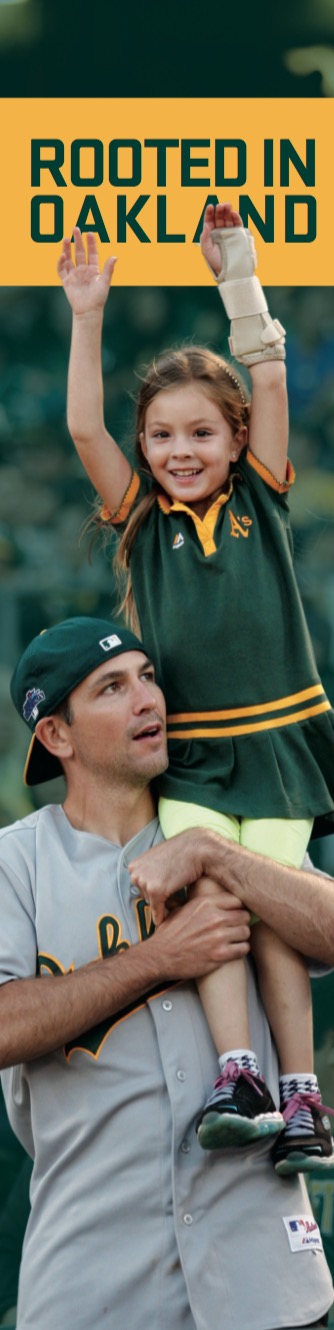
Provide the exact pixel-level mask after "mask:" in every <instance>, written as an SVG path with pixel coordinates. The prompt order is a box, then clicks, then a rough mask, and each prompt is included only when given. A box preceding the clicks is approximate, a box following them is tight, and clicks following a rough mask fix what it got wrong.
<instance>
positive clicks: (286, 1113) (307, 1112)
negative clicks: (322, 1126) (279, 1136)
mask: <svg viewBox="0 0 334 1330" xmlns="http://www.w3.org/2000/svg"><path fill="white" fill-rule="evenodd" d="M312 1108H316V1109H317V1110H318V1113H331V1114H332V1116H333V1115H334V1110H333V1109H332V1108H327V1107H326V1104H323V1103H322V1101H321V1095H320V1094H319V1092H318V1091H316V1090H314V1091H311V1090H304V1091H300V1090H297V1091H296V1092H295V1094H293V1095H291V1098H290V1099H288V1102H287V1103H286V1104H285V1107H284V1108H283V1106H282V1105H281V1113H282V1116H283V1118H284V1121H285V1122H286V1124H287V1126H286V1131H285V1136H294V1135H295V1134H297V1133H298V1132H309V1133H310V1135H311V1134H312V1135H313V1132H314V1122H313V1118H312V1112H311V1109H312ZM292 1119H293V1121H292Z"/></svg>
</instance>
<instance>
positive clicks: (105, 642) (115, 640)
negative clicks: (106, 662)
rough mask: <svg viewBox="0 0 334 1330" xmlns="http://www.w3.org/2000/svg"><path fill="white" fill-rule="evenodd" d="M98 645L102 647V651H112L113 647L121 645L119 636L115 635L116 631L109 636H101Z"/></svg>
mask: <svg viewBox="0 0 334 1330" xmlns="http://www.w3.org/2000/svg"><path fill="white" fill-rule="evenodd" d="M99 646H100V647H102V651H112V649H113V647H121V646H122V642H121V638H120V637H117V633H112V634H111V636H110V637H101V641H100V642H99Z"/></svg>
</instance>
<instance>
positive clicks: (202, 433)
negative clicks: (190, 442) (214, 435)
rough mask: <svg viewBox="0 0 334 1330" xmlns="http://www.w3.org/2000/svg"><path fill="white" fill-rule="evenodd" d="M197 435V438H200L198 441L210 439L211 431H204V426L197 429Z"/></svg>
mask: <svg viewBox="0 0 334 1330" xmlns="http://www.w3.org/2000/svg"><path fill="white" fill-rule="evenodd" d="M195 434H196V435H197V438H198V439H206V438H210V435H211V430H209V429H204V426H203V427H202V428H199V429H195Z"/></svg>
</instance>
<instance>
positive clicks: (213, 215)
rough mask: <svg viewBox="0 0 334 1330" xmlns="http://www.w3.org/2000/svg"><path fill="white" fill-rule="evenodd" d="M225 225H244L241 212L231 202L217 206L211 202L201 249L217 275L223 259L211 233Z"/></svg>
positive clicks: (207, 212) (206, 213) (205, 218)
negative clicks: (235, 209)
mask: <svg viewBox="0 0 334 1330" xmlns="http://www.w3.org/2000/svg"><path fill="white" fill-rule="evenodd" d="M223 226H242V221H241V217H240V215H239V213H238V212H235V211H234V208H232V207H231V204H230V203H217V206H216V208H214V207H213V204H212V203H209V204H208V207H207V208H206V209H205V213H204V225H203V231H202V235H201V250H202V254H204V258H205V259H206V261H207V263H208V264H209V268H212V272H214V274H215V277H218V274H219V273H220V270H221V266H222V261H221V253H220V249H219V245H215V244H214V241H213V240H212V239H211V233H212V231H218V229H219V227H223Z"/></svg>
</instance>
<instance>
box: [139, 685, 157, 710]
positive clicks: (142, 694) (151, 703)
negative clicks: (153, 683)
mask: <svg viewBox="0 0 334 1330" xmlns="http://www.w3.org/2000/svg"><path fill="white" fill-rule="evenodd" d="M156 709H157V702H156V698H155V697H153V694H152V690H151V688H149V686H148V684H147V683H145V680H144V679H138V681H137V686H136V688H135V690H134V696H133V710H134V713H135V714H137V713H138V712H139V711H156Z"/></svg>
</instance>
